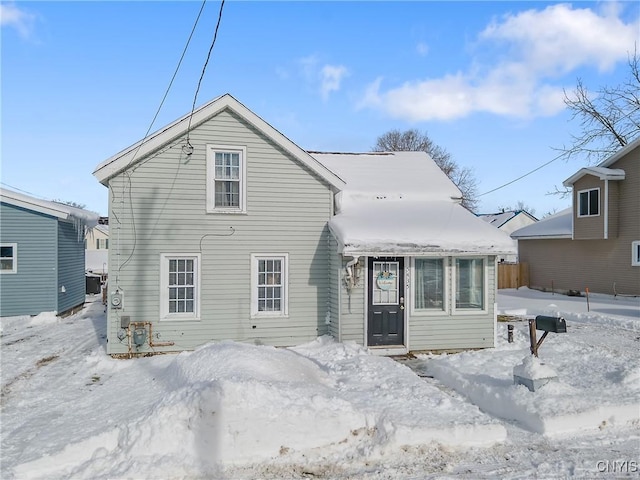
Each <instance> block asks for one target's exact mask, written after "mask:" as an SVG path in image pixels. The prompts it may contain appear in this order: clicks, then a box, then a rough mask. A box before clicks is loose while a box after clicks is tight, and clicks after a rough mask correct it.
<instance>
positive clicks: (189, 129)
mask: <svg viewBox="0 0 640 480" xmlns="http://www.w3.org/2000/svg"><path fill="white" fill-rule="evenodd" d="M205 1H206V0H205ZM223 8H224V0H222V2H221V3H220V11H219V12H218V22H217V23H216V29H215V31H214V32H213V40H212V41H211V46H210V47H209V52H208V53H207V59H206V60H205V62H204V65H203V66H202V73H201V74H200V79H199V80H198V86H197V87H196V93H195V95H194V96H193V104H192V105H191V115H189V125H188V126H187V147H191V144H190V143H189V133H190V132H191V120H193V112H194V111H195V109H196V102H197V100H198V93H199V92H200V85H201V84H202V79H203V78H204V72H205V71H206V70H207V65H208V64H209V59H210V58H211V52H212V51H213V46H214V45H215V44H216V39H217V38H218V29H219V28H220V21H221V20H222V9H223Z"/></svg>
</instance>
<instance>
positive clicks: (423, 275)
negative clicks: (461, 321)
mask: <svg viewBox="0 0 640 480" xmlns="http://www.w3.org/2000/svg"><path fill="white" fill-rule="evenodd" d="M413 278H414V281H413V282H412V283H413V286H414V293H413V295H414V296H413V298H414V304H413V307H414V310H415V311H420V312H422V311H425V312H428V311H435V312H441V311H443V310H446V309H447V305H446V275H445V265H444V259H442V258H416V259H415V263H414V274H413Z"/></svg>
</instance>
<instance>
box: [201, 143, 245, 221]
mask: <svg viewBox="0 0 640 480" xmlns="http://www.w3.org/2000/svg"><path fill="white" fill-rule="evenodd" d="M246 154H247V149H246V147H241V146H230V145H207V212H210V213H245V212H246V190H247V189H246V171H247V165H246Z"/></svg>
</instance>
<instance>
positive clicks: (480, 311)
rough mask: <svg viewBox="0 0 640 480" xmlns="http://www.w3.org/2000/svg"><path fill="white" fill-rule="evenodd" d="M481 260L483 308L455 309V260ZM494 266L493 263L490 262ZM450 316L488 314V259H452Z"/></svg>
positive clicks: (456, 278)
mask: <svg viewBox="0 0 640 480" xmlns="http://www.w3.org/2000/svg"><path fill="white" fill-rule="evenodd" d="M477 259H479V260H483V263H484V274H483V275H482V278H483V284H484V285H483V296H484V299H483V302H482V303H483V305H484V308H482V309H479V308H458V307H456V295H457V289H458V271H457V269H458V267H457V266H456V260H477ZM491 265H494V262H491ZM451 293H452V295H451V315H481V314H487V313H489V305H488V304H489V257H483V256H479V257H478V256H464V257H453V258H452V262H451Z"/></svg>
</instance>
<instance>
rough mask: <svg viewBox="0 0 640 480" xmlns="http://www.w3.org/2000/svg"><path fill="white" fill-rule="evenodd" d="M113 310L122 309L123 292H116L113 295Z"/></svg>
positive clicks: (111, 301) (111, 298)
mask: <svg viewBox="0 0 640 480" xmlns="http://www.w3.org/2000/svg"><path fill="white" fill-rule="evenodd" d="M109 301H110V303H111V308H117V309H120V308H122V292H119V291H117V290H116V291H115V292H113V293H112V294H111V297H110V300H109Z"/></svg>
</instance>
